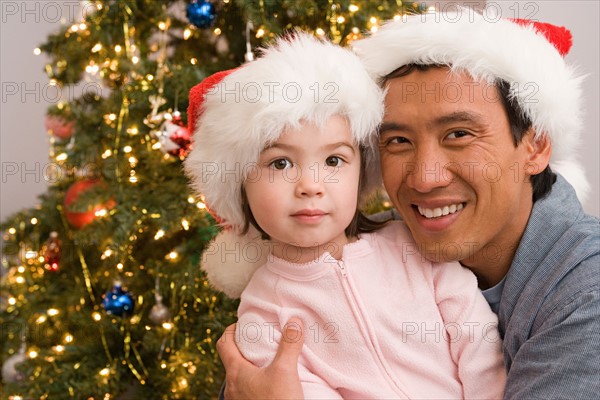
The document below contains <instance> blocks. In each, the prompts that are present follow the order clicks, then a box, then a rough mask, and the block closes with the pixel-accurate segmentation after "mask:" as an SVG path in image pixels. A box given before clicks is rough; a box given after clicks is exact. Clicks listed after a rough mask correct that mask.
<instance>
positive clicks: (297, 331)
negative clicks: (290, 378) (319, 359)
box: [273, 317, 304, 370]
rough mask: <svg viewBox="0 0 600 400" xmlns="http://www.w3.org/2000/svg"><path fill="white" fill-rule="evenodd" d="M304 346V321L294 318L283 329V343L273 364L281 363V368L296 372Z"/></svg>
mask: <svg viewBox="0 0 600 400" xmlns="http://www.w3.org/2000/svg"><path fill="white" fill-rule="evenodd" d="M303 344H304V327H303V324H302V320H300V318H297V317H292V318H290V320H289V321H288V322H287V324H285V326H284V327H283V331H282V332H281V343H280V344H279V349H277V355H275V359H274V360H273V363H274V364H279V363H281V364H280V365H279V367H288V368H292V369H293V370H296V368H297V364H298V357H299V356H300V352H301V351H302V345H303Z"/></svg>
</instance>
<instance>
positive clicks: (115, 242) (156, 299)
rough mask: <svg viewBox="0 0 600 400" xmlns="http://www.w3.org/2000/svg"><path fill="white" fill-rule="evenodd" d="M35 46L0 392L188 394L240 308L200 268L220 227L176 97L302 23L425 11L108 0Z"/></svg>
mask: <svg viewBox="0 0 600 400" xmlns="http://www.w3.org/2000/svg"><path fill="white" fill-rule="evenodd" d="M84 5H85V6H84V7H82V10H81V13H80V14H79V15H78V18H79V19H78V20H76V21H72V22H70V23H69V24H67V25H66V26H64V27H63V28H62V29H61V30H60V31H59V32H57V33H56V34H54V35H51V36H50V37H48V39H47V41H46V43H44V44H43V45H41V46H40V48H39V49H36V50H35V51H36V52H37V53H41V52H44V53H46V54H47V55H48V56H49V58H50V60H51V62H50V63H49V64H48V65H46V72H47V74H48V78H49V80H50V84H51V85H55V86H57V87H58V88H60V89H62V90H66V89H67V88H69V87H73V86H75V85H76V86H79V87H80V88H82V90H81V91H82V93H81V95H80V96H78V97H76V98H71V99H69V101H68V102H60V103H57V104H55V105H53V106H52V107H51V109H49V110H48V115H47V117H46V128H47V130H48V133H49V135H50V139H51V140H50V141H51V148H50V161H51V163H50V164H48V167H47V168H45V174H46V179H47V180H48V181H49V182H51V185H50V188H49V190H48V191H47V193H46V194H44V195H43V196H41V197H40V203H39V206H37V207H35V208H33V209H27V210H23V211H22V212H19V213H18V214H16V215H13V216H11V217H10V218H9V219H8V220H6V221H4V222H3V224H2V231H3V239H4V244H5V246H4V249H3V259H2V267H1V268H2V271H3V274H2V281H1V285H2V286H1V289H2V291H1V297H0V324H1V327H2V330H1V332H0V334H1V340H0V365H1V366H2V382H1V385H2V386H1V387H2V390H1V394H2V399H21V398H24V399H29V398H36V399H37V398H40V399H46V398H49V399H55V398H75V399H88V398H89V399H110V398H140V399H141V398H144V399H196V398H213V397H215V396H216V395H217V393H218V391H219V387H220V384H221V382H222V381H223V378H224V372H223V369H222V366H221V364H220V361H219V358H218V354H217V352H216V350H215V343H216V341H217V339H218V338H219V336H220V335H221V333H222V332H223V330H224V328H225V327H226V326H227V325H229V324H230V323H232V322H234V321H235V318H236V307H237V302H236V301H235V300H232V299H229V298H227V297H226V296H224V295H223V294H221V293H218V292H216V291H214V290H213V289H212V288H211V287H210V284H209V283H208V282H207V280H206V278H205V276H204V274H203V272H202V271H201V269H200V268H199V260H200V255H201V253H202V251H204V250H205V249H207V247H208V246H209V242H210V240H211V238H212V237H213V236H214V235H215V234H216V233H217V230H218V227H217V226H216V223H215V221H214V220H213V218H212V217H211V215H210V213H209V212H208V211H207V210H206V207H205V205H204V203H203V201H202V197H200V198H197V197H195V196H193V195H192V193H191V191H190V190H189V188H188V182H187V179H186V178H185V176H184V174H183V173H182V164H181V163H182V161H183V160H184V159H185V157H186V155H187V153H188V151H189V149H190V146H192V145H193V146H202V143H191V137H190V132H189V131H188V130H187V128H186V124H185V122H186V120H187V117H186V112H185V111H186V109H187V105H188V104H187V94H188V91H189V89H190V88H191V87H192V86H194V85H195V84H197V83H198V82H200V81H201V80H202V79H203V78H204V77H206V76H207V75H209V74H212V73H214V72H216V71H219V70H224V69H229V68H232V67H235V66H238V65H240V64H242V63H244V62H252V59H253V58H254V54H255V52H256V49H257V48H258V47H260V46H261V45H264V44H266V43H268V42H269V41H270V40H272V39H273V38H274V37H275V36H277V35H280V34H283V33H285V32H287V31H290V30H293V29H296V28H302V29H305V30H309V31H310V32H313V33H314V34H315V35H317V36H323V37H327V38H329V39H330V40H332V41H334V42H335V43H339V44H341V45H348V44H350V43H351V42H352V41H353V40H355V39H357V38H359V37H360V36H361V35H362V34H363V33H364V32H367V31H369V30H376V29H377V27H378V26H379V24H381V23H382V21H384V20H386V19H390V18H399V17H400V16H401V15H402V14H403V13H414V12H419V11H423V10H422V9H420V7H419V4H417V3H407V4H403V3H402V1H401V0H388V1H378V2H376V1H350V0H229V1H228V0H222V1H211V2H209V1H204V0H193V1H183V0H177V1H175V0H162V1H158V0H106V1H88V2H85V3H84Z"/></svg>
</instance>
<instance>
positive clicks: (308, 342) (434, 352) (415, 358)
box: [236, 222, 506, 399]
mask: <svg viewBox="0 0 600 400" xmlns="http://www.w3.org/2000/svg"><path fill="white" fill-rule="evenodd" d="M292 316H299V317H300V318H301V319H302V321H303V323H304V329H305V331H304V338H305V339H304V347H303V349H302V354H301V356H300V361H299V366H298V368H299V373H300V380H301V382H302V387H303V390H304V397H305V398H306V399H339V398H345V399H351V398H355V399H357V398H361V399H364V398H376V399H390V398H402V399H459V398H469V399H500V398H502V395H503V391H504V383H505V380H506V374H505V370H504V364H503V361H502V355H501V349H500V345H501V343H500V338H499V335H498V331H497V318H496V315H495V314H494V313H493V312H492V311H491V310H490V307H489V306H488V304H487V302H486V301H485V299H484V297H483V295H482V294H481V292H480V291H479V289H478V288H477V282H476V278H475V276H474V275H473V274H472V273H471V272H470V271H469V270H467V269H465V268H463V267H462V266H461V265H460V264H458V263H439V264H438V263H430V262H428V261H427V260H425V259H424V258H423V257H422V256H421V254H420V253H419V252H418V251H417V247H416V244H415V243H414V241H413V240H412V238H411V236H410V233H409V232H408V230H407V228H406V227H405V226H404V224H402V223H401V222H393V223H390V224H389V225H388V226H386V227H385V228H383V229H382V230H380V231H378V232H377V233H374V234H363V235H361V237H360V239H359V240H357V241H356V242H353V243H350V244H348V245H346V246H344V249H343V256H342V259H341V260H340V261H338V260H336V259H334V258H333V257H331V255H330V254H329V253H324V254H323V255H321V256H320V257H319V258H318V259H317V260H315V261H312V262H310V263H307V264H292V263H289V262H287V261H284V260H281V259H278V258H275V257H273V256H270V257H269V262H268V263H267V264H266V265H264V266H263V267H261V268H260V269H259V270H258V271H257V272H256V273H255V274H254V276H253V277H252V280H251V281H250V283H249V284H248V287H247V288H246V290H245V291H244V292H243V294H242V297H241V303H240V307H239V310H238V318H239V319H238V327H237V331H236V341H237V344H238V347H239V349H240V351H241V352H242V354H243V355H244V357H246V358H247V359H248V360H250V361H252V362H253V363H254V364H256V365H258V366H265V365H268V364H269V363H270V362H271V361H272V360H273V358H274V356H275V353H276V351H277V347H278V345H279V342H280V340H281V328H282V327H283V325H284V324H285V323H286V322H287V321H288V319H289V318H290V317H292Z"/></svg>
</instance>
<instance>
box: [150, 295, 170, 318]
mask: <svg viewBox="0 0 600 400" xmlns="http://www.w3.org/2000/svg"><path fill="white" fill-rule="evenodd" d="M155 299H156V304H155V305H153V306H152V308H151V309H150V314H149V315H148V317H149V318H150V321H152V322H153V323H154V324H156V325H162V324H163V323H165V322H167V321H169V320H170V319H171V311H170V310H169V309H168V308H167V307H166V306H165V305H164V304H163V303H162V296H161V295H160V294H157V295H155Z"/></svg>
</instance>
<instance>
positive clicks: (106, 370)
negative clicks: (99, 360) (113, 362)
mask: <svg viewBox="0 0 600 400" xmlns="http://www.w3.org/2000/svg"><path fill="white" fill-rule="evenodd" d="M98 374H100V375H101V376H108V375H109V374H110V368H102V369H101V370H100V372H98Z"/></svg>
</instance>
